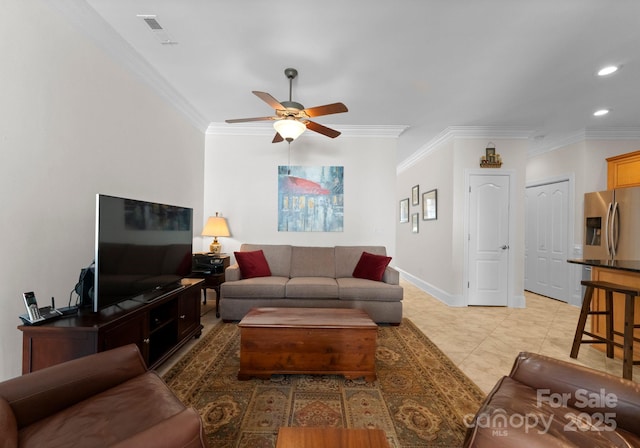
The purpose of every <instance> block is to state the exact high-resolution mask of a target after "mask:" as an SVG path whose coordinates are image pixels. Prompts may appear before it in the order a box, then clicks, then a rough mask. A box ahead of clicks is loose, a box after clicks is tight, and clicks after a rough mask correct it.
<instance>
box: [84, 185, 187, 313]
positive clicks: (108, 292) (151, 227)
mask: <svg viewBox="0 0 640 448" xmlns="http://www.w3.org/2000/svg"><path fill="white" fill-rule="evenodd" d="M192 244H193V209H191V208H188V207H179V206H174V205H166V204H158V203H154V202H147V201H139V200H135V199H126V198H119V197H114V196H107V195H102V194H98V195H97V197H96V246H95V251H96V253H95V263H96V265H95V278H94V290H93V311H95V312H97V311H99V310H101V309H103V308H106V307H108V306H112V305H115V304H117V303H119V302H121V301H123V300H127V299H132V298H133V299H135V298H138V297H141V298H144V296H145V294H147V293H150V292H153V291H162V290H165V289H169V290H170V289H171V288H172V287H173V286H174V285H175V286H176V287H178V286H179V283H180V280H181V279H182V278H183V277H186V276H187V275H189V273H190V272H191V257H192Z"/></svg>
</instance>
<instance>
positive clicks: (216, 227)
mask: <svg viewBox="0 0 640 448" xmlns="http://www.w3.org/2000/svg"><path fill="white" fill-rule="evenodd" d="M202 236H212V237H213V242H212V243H211V245H210V246H209V252H211V253H212V254H216V255H220V249H221V248H222V246H221V245H220V243H219V242H218V237H219V236H231V233H230V232H229V226H228V225H227V219H226V218H223V217H222V216H218V212H216V216H210V217H209V219H208V220H207V224H205V226H204V229H203V230H202Z"/></svg>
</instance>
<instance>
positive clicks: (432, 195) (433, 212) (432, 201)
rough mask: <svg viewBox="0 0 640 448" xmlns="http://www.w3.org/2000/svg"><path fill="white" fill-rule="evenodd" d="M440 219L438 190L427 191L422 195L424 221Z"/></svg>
mask: <svg viewBox="0 0 640 448" xmlns="http://www.w3.org/2000/svg"><path fill="white" fill-rule="evenodd" d="M433 219H438V190H437V189H435V190H431V191H427V192H426V193H424V194H423V195H422V220H423V221H431V220H433Z"/></svg>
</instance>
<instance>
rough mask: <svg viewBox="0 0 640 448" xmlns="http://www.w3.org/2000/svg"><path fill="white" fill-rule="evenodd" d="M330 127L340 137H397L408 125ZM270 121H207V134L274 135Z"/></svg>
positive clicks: (310, 136)
mask: <svg viewBox="0 0 640 448" xmlns="http://www.w3.org/2000/svg"><path fill="white" fill-rule="evenodd" d="M325 126H328V127H330V128H334V129H336V130H339V131H340V132H341V133H342V134H341V136H342V137H373V138H398V137H399V136H400V134H402V133H403V132H404V131H405V129H407V127H408V126H358V125H338V124H336V125H330V124H327V125H325ZM274 132H275V131H274V129H273V124H272V122H271V121H265V122H262V123H246V124H237V123H234V124H229V123H209V126H208V127H207V130H206V134H207V135H239V136H242V135H244V136H251V135H260V136H264V135H270V136H273V135H274ZM315 137H322V135H321V134H318V133H316V132H305V133H304V134H303V135H302V136H300V137H298V138H315Z"/></svg>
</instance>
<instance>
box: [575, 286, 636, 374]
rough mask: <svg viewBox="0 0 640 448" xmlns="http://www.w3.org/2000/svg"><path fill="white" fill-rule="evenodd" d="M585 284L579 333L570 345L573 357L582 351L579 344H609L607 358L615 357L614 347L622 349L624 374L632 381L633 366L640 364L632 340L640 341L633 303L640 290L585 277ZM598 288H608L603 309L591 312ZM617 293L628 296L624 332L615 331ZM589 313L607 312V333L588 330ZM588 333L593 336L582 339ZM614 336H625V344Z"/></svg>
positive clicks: (578, 327) (625, 305)
mask: <svg viewBox="0 0 640 448" xmlns="http://www.w3.org/2000/svg"><path fill="white" fill-rule="evenodd" d="M581 283H582V285H584V286H586V287H587V289H586V290H585V292H584V299H583V301H582V310H581V311H580V318H579V319H578V326H577V328H576V334H575V337H574V338H573V346H572V347H571V355H570V356H571V357H572V358H577V357H578V350H580V344H606V345H607V358H613V348H614V346H616V347H621V348H622V377H623V378H625V379H628V380H631V379H632V377H633V366H634V365H636V364H640V361H634V360H633V342H634V340H635V341H638V342H640V338H636V337H635V336H634V334H633V330H634V329H635V328H640V325H636V324H635V323H634V305H635V303H634V302H635V299H636V298H637V297H638V296H640V289H635V288H630V287H628V286H622V285H617V284H615V283H609V282H601V281H591V280H583V281H582V282H581ZM595 289H602V290H603V291H605V302H604V311H591V299H592V298H593V291H594V290H595ZM614 292H617V293H620V294H624V295H625V301H624V332H620V331H616V330H614V328H613V293H614ZM589 315H604V316H605V336H604V337H603V336H600V335H597V334H593V333H591V332H589V331H585V329H584V326H585V324H586V323H587V316H589ZM583 334H585V335H587V336H589V337H591V338H593V339H582V335H583ZM614 335H617V336H622V337H623V338H624V339H623V343H622V344H620V343H619V342H616V341H615V340H614V339H613V338H614Z"/></svg>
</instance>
